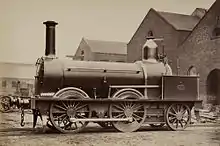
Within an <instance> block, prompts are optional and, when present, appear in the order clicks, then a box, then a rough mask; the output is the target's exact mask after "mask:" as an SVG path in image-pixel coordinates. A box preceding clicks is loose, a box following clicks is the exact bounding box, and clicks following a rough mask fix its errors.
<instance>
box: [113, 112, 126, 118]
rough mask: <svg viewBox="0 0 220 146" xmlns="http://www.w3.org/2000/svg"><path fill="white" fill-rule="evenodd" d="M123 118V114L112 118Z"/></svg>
mask: <svg viewBox="0 0 220 146" xmlns="http://www.w3.org/2000/svg"><path fill="white" fill-rule="evenodd" d="M123 116H124V113H122V114H119V115H117V116H115V117H114V118H122V117H123Z"/></svg>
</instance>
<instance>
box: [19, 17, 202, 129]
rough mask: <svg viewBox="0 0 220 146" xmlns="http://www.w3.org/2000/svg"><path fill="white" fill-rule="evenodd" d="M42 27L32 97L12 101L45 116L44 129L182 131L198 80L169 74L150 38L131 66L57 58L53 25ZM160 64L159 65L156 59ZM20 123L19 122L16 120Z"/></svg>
mask: <svg viewBox="0 0 220 146" xmlns="http://www.w3.org/2000/svg"><path fill="white" fill-rule="evenodd" d="M44 24H45V25H46V49H45V56H44V57H41V58H39V59H38V60H37V62H36V66H37V71H36V76H35V95H34V96H33V97H31V98H30V101H26V102H22V103H21V102H17V103H18V104H19V105H20V107H23V109H25V108H24V105H25V103H26V105H27V108H30V109H32V110H33V117H34V118H33V127H35V126H36V122H37V118H38V116H40V117H42V115H47V116H48V119H47V120H48V121H47V124H48V126H49V127H51V128H54V129H56V130H58V131H59V132H61V133H77V132H80V131H82V130H83V129H84V128H85V127H86V126H87V124H88V123H89V122H95V123H98V124H99V125H101V126H103V127H109V126H111V127H114V128H116V129H117V130H118V131H121V132H133V131H136V130H138V129H139V128H140V127H141V126H142V125H143V124H144V123H145V124H150V125H151V126H154V127H155V126H163V125H165V124H166V125H167V126H168V128H169V129H171V130H175V131H176V130H184V129H185V128H186V127H187V126H188V125H189V124H190V119H191V109H192V107H195V108H199V107H200V106H201V100H200V99H199V92H198V91H199V88H198V87H199V86H198V84H199V76H197V75H195V76H188V75H172V70H171V68H170V66H169V64H168V63H167V61H161V58H159V57H158V56H159V54H158V46H157V44H156V42H155V39H148V40H147V41H146V43H145V45H144V46H143V59H142V61H137V62H134V63H122V62H120V63H119V62H98V61H77V60H68V59H59V58H57V57H56V54H55V53H56V50H55V27H56V25H57V24H58V23H56V22H54V21H46V22H44ZM162 60H165V59H164V58H162ZM22 120H23V119H22Z"/></svg>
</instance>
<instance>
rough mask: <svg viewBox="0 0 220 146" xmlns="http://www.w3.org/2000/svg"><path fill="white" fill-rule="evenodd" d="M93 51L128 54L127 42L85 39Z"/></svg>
mask: <svg viewBox="0 0 220 146" xmlns="http://www.w3.org/2000/svg"><path fill="white" fill-rule="evenodd" d="M83 39H84V40H85V42H86V43H87V44H88V45H89V47H90V49H91V51H92V52H96V53H108V54H123V55H126V54H127V43H125V42H115V41H103V40H89V39H85V38H83Z"/></svg>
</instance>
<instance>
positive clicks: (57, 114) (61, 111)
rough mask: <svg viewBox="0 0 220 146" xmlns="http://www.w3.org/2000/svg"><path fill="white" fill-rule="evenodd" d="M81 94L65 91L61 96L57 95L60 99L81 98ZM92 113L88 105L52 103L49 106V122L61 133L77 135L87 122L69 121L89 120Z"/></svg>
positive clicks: (80, 103)
mask: <svg viewBox="0 0 220 146" xmlns="http://www.w3.org/2000/svg"><path fill="white" fill-rule="evenodd" d="M82 97H83V96H82V94H80V93H78V91H74V90H67V91H65V92H64V93H63V95H59V98H62V99H76V98H82ZM91 115H92V112H91V111H90V108H89V105H88V104H85V103H83V102H80V101H79V102H78V101H77V102H75V101H67V100H66V101H62V100H61V101H59V102H53V103H52V104H51V106H50V115H49V116H50V121H51V123H52V125H53V126H54V127H55V128H56V129H57V130H58V131H59V132H61V133H77V132H80V131H82V130H83V129H84V128H85V127H86V126H87V124H88V123H89V122H83V121H75V122H74V121H71V120H70V118H73V119H76V120H77V119H79V118H80V119H87V118H91Z"/></svg>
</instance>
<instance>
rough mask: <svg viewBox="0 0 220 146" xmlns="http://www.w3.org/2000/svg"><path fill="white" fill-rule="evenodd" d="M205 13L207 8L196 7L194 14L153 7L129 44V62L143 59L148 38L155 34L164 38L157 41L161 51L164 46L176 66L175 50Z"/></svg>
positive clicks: (171, 61)
mask: <svg viewBox="0 0 220 146" xmlns="http://www.w3.org/2000/svg"><path fill="white" fill-rule="evenodd" d="M205 13H206V10H205V9H201V8H197V9H195V11H194V12H193V13H192V15H184V14H177V13H170V12H160V11H156V10H154V9H153V8H151V9H150V10H149V12H148V13H147V15H146V16H145V18H144V19H143V21H142V22H141V24H140V26H139V27H138V29H137V31H136V32H135V33H134V35H133V37H132V38H131V40H130V42H129V43H128V44H127V59H128V62H134V61H136V60H141V59H142V46H143V45H144V43H145V42H146V38H147V37H148V36H154V37H155V38H163V39H164V41H163V42H157V43H158V45H159V51H160V53H162V50H163V47H164V50H165V52H166V54H167V55H168V56H169V59H170V63H171V66H172V68H175V67H176V57H175V53H173V50H176V48H177V47H178V46H180V45H181V44H182V43H183V42H184V40H185V38H186V37H187V36H188V35H189V34H190V33H191V32H192V30H193V28H194V27H195V26H196V25H197V23H198V22H199V21H200V19H201V18H202V16H204V14H205Z"/></svg>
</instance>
